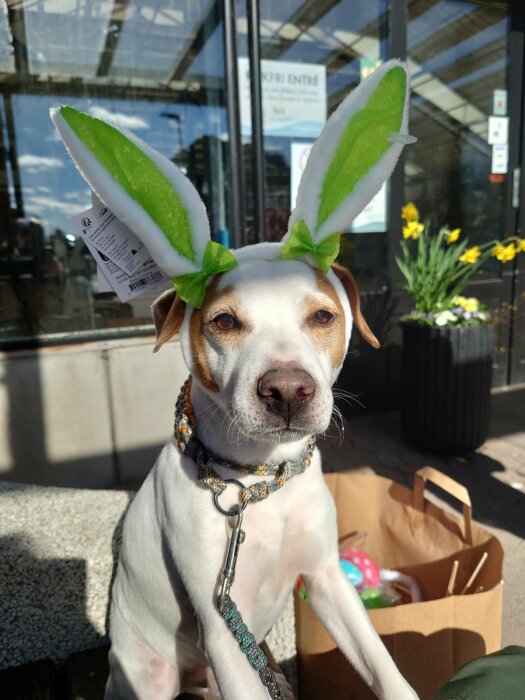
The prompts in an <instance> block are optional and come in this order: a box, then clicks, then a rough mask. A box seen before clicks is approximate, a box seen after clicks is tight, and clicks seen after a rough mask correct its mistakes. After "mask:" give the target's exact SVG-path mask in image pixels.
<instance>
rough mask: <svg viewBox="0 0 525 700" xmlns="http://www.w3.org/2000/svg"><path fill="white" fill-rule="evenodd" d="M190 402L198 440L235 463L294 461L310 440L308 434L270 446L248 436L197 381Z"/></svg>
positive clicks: (193, 386)
mask: <svg viewBox="0 0 525 700" xmlns="http://www.w3.org/2000/svg"><path fill="white" fill-rule="evenodd" d="M191 403H192V407H193V414H194V416H195V418H196V421H197V426H196V434H197V437H198V439H199V440H200V441H201V442H202V444H203V445H205V446H206V447H207V448H208V449H209V450H211V451H212V452H214V453H215V454H217V455H220V456H221V457H224V458H225V459H229V460H232V461H233V462H236V463H238V464H259V463H260V464H262V463H266V464H270V463H271V464H275V463H279V462H282V461H283V460H286V459H287V460H297V459H298V458H299V456H300V455H301V453H302V452H303V450H304V449H305V446H306V443H307V441H308V438H309V436H308V435H307V436H305V437H304V438H301V439H299V440H294V441H293V442H282V443H279V444H270V443H265V442H261V441H259V440H257V439H253V438H250V437H247V436H245V435H243V434H241V433H239V431H238V429H237V428H236V427H235V419H234V417H233V415H232V413H231V412H226V411H224V409H223V408H221V407H220V406H218V405H217V404H216V403H215V402H214V401H213V400H212V399H211V398H210V396H209V395H208V394H206V393H205V392H204V391H203V390H202V388H201V387H200V386H199V385H198V384H197V383H196V382H194V383H193V385H192V387H191Z"/></svg>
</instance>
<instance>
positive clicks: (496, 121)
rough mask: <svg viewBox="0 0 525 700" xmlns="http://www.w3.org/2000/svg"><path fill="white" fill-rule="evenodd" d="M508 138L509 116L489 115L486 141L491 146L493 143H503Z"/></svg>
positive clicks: (506, 141)
mask: <svg viewBox="0 0 525 700" xmlns="http://www.w3.org/2000/svg"><path fill="white" fill-rule="evenodd" d="M508 140H509V118H508V117H489V136H488V142H489V143H490V144H492V145H493V146H494V145H495V144H501V145H502V144H505V143H508Z"/></svg>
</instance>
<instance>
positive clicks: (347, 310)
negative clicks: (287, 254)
mask: <svg viewBox="0 0 525 700" xmlns="http://www.w3.org/2000/svg"><path fill="white" fill-rule="evenodd" d="M153 316H154V321H155V326H156V330H157V344H156V349H157V350H158V349H159V348H160V347H161V346H162V345H163V344H164V343H165V342H166V341H167V340H169V339H170V338H171V337H173V336H174V335H175V334H176V333H178V332H180V335H181V344H182V349H183V353H184V358H185V360H186V364H187V366H188V369H189V370H190V372H191V373H192V375H193V376H194V379H195V380H196V381H197V382H199V384H200V385H201V386H202V388H203V389H204V391H205V392H206V393H207V394H208V395H209V396H210V397H211V398H212V400H213V401H214V403H216V404H217V405H219V406H220V407H221V408H222V409H223V411H224V412H226V413H227V412H228V411H231V415H234V416H235V417H236V428H237V429H238V431H239V432H240V433H241V434H244V435H245V436H250V437H253V438H256V439H258V440H259V441H265V442H270V443H273V442H283V441H290V440H296V439H298V438H300V437H302V436H305V435H309V434H312V433H320V432H323V431H324V430H326V428H327V427H328V424H329V422H330V416H331V413H332V407H333V406H332V392H331V386H332V384H333V383H334V382H335V380H336V378H337V375H338V373H339V371H340V369H341V366H342V364H343V360H344V357H345V354H346V350H347V347H348V342H349V339H350V333H351V329H352V325H356V326H357V327H358V329H359V330H360V332H361V334H362V335H363V337H364V338H365V339H366V340H367V341H368V342H369V343H370V344H371V345H373V346H374V347H378V346H379V343H378V341H377V340H376V338H375V336H374V335H373V333H372V332H371V331H370V329H369V327H368V325H367V324H366V321H365V320H364V318H363V316H362V314H361V311H360V303H359V294H358V291H357V287H356V284H355V282H354V279H353V277H352V275H351V274H350V272H349V271H348V270H346V269H345V268H343V267H341V266H339V265H333V266H332V268H331V269H330V270H329V272H328V274H326V275H324V274H323V273H321V272H320V271H319V270H318V269H315V268H313V267H311V266H310V265H309V264H307V263H306V262H303V261H299V260H293V261H284V260H272V261H267V260H257V259H256V260H249V259H248V260H244V261H242V262H241V263H240V264H239V266H238V267H236V268H235V269H234V270H231V271H229V272H227V273H225V274H223V275H220V276H217V277H215V278H214V279H213V281H212V282H211V284H210V285H209V287H208V289H207V293H206V299H205V302H204V305H203V306H202V307H201V308H200V309H194V308H192V307H190V306H187V307H186V305H185V304H184V302H183V301H182V300H181V299H180V298H179V297H177V296H176V295H175V293H174V292H173V291H169V292H166V293H165V294H163V295H162V296H161V297H160V298H159V299H158V300H157V302H156V303H155V304H154V306H153Z"/></svg>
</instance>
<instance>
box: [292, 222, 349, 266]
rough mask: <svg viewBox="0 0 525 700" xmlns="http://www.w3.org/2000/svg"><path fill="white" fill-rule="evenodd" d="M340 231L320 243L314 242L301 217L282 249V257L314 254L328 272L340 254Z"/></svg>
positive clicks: (299, 256)
mask: <svg viewBox="0 0 525 700" xmlns="http://www.w3.org/2000/svg"><path fill="white" fill-rule="evenodd" d="M340 239H341V234H340V233H332V234H331V235H330V236H327V237H326V238H324V239H323V240H322V241H321V242H320V243H314V240H313V238H312V234H311V233H310V229H309V228H308V226H307V225H306V222H305V221H303V219H301V220H300V221H296V222H295V224H294V225H293V226H292V235H291V236H290V238H289V239H288V240H287V241H286V243H285V244H284V245H283V247H282V249H281V258H284V260H292V259H293V258H302V257H303V255H308V254H310V255H313V256H314V257H315V260H316V262H317V264H318V266H319V268H320V269H321V270H322V271H323V272H325V273H326V272H328V270H329V269H330V265H331V264H332V263H333V262H334V260H335V259H336V258H337V256H338V255H339V243H340Z"/></svg>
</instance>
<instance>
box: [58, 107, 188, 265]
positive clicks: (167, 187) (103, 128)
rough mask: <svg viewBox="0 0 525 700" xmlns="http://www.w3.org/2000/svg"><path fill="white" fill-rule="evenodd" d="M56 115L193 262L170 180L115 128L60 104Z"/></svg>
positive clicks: (183, 213) (182, 209)
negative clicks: (58, 114)
mask: <svg viewBox="0 0 525 700" xmlns="http://www.w3.org/2000/svg"><path fill="white" fill-rule="evenodd" d="M60 114H61V116H62V117H63V119H64V120H65V122H66V123H67V124H68V125H69V127H70V128H71V130H72V131H73V132H74V134H75V135H76V136H77V137H78V138H79V139H80V141H82V143H83V144H84V145H85V146H86V148H88V149H89V151H90V152H91V153H92V155H93V156H94V157H95V158H96V159H97V160H98V161H99V163H100V164H101V165H102V166H103V167H104V168H105V169H106V170H107V172H108V174H109V175H110V176H111V177H112V178H113V179H114V180H115V181H116V182H118V184H119V185H120V186H121V187H122V189H123V190H124V191H125V192H127V194H128V195H129V196H130V197H131V198H132V199H134V200H135V202H137V204H139V205H140V206H141V207H142V208H143V209H144V211H146V212H147V213H148V214H149V216H150V217H151V219H152V220H153V221H154V222H155V223H156V224H157V226H158V227H159V228H160V229H161V231H162V232H163V233H164V235H165V236H166V238H167V239H168V240H169V242H170V243H171V245H172V246H173V247H174V248H175V250H176V251H177V252H178V253H180V254H181V255H182V256H184V257H185V258H188V259H189V260H191V261H192V262H194V261H195V252H194V250H193V246H192V240H191V230H190V224H189V220H188V215H187V212H186V209H185V207H184V205H183V204H182V201H181V199H180V197H179V196H178V194H177V193H176V192H175V190H174V189H173V185H172V184H171V182H170V181H169V180H168V178H167V177H166V175H164V173H163V172H162V171H161V170H160V169H159V168H158V166H157V165H155V163H154V162H153V161H152V160H151V158H148V156H147V155H146V154H145V153H144V151H142V150H141V149H140V148H139V147H138V146H136V145H135V144H134V143H133V142H132V141H131V140H130V139H128V138H127V137H126V136H124V134H123V133H121V132H120V131H119V130H118V129H116V128H115V127H113V126H111V125H110V124H107V123H106V122H104V121H102V120H100V119H95V118H94V117H90V116H88V115H87V114H83V113H82V112H79V111H78V110H76V109H73V107H61V108H60Z"/></svg>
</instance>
